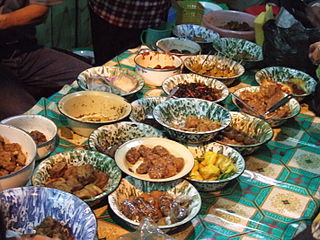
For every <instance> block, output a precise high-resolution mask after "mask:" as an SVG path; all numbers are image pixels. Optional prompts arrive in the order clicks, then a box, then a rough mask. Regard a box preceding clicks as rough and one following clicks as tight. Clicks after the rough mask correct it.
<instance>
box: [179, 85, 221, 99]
mask: <svg viewBox="0 0 320 240" xmlns="http://www.w3.org/2000/svg"><path fill="white" fill-rule="evenodd" d="M178 87H179V89H178V91H177V92H176V93H175V94H174V96H176V97H180V98H200V99H205V100H208V101H215V100H217V99H220V98H221V97H222V93H221V91H220V90H219V89H217V88H213V87H209V86H207V85H205V84H203V83H200V82H194V83H180V84H178Z"/></svg>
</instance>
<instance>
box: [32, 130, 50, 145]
mask: <svg viewBox="0 0 320 240" xmlns="http://www.w3.org/2000/svg"><path fill="white" fill-rule="evenodd" d="M30 135H31V137H32V138H33V140H34V141H35V142H36V144H37V146H39V145H40V144H43V143H45V142H47V141H48V140H47V138H46V136H45V135H44V134H43V133H42V132H40V131H38V130H33V131H31V132H30Z"/></svg>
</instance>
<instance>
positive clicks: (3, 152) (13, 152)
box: [0, 136, 26, 177]
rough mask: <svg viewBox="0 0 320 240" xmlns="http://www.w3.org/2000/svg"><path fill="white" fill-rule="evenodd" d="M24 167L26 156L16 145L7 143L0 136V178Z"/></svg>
mask: <svg viewBox="0 0 320 240" xmlns="http://www.w3.org/2000/svg"><path fill="white" fill-rule="evenodd" d="M25 165H26V155H25V154H24V153H23V152H22V151H21V145H20V144H18V143H8V142H6V141H5V140H4V138H3V137H1V136H0V177H1V176H6V175H8V174H10V173H13V172H15V171H18V170H19V169H21V168H22V167H24V166H25Z"/></svg>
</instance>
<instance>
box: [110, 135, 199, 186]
mask: <svg viewBox="0 0 320 240" xmlns="http://www.w3.org/2000/svg"><path fill="white" fill-rule="evenodd" d="M142 144H143V145H145V146H146V147H155V146H157V145H160V146H162V147H164V148H166V149H167V150H168V151H169V152H170V153H171V154H172V155H174V156H175V157H182V158H183V159H184V166H183V168H182V170H181V171H180V172H179V173H178V174H176V175H174V176H172V177H169V178H162V179H152V178H150V177H149V175H148V174H138V173H136V172H135V170H136V168H137V167H138V166H139V165H140V163H141V161H138V162H137V163H136V164H134V165H133V166H132V167H131V169H132V170H133V171H130V170H129V166H128V164H127V161H126V154H127V152H128V151H129V150H130V149H131V148H133V147H137V146H140V145H142ZM114 159H115V160H116V163H117V165H118V167H119V168H120V169H121V170H122V171H123V172H125V173H126V174H128V175H130V176H132V177H134V178H137V179H141V180H144V181H149V182H168V181H172V180H176V179H179V178H182V177H184V176H185V175H187V174H188V173H189V172H190V171H191V170H192V168H193V165H194V158H193V155H192V154H191V152H190V151H189V150H188V149H187V148H186V147H185V146H183V145H182V144H180V143H177V142H175V141H172V140H169V139H166V138H155V137H150V138H149V137H146V138H136V139H133V140H130V141H128V142H126V143H124V144H122V145H121V146H120V147H119V148H118V149H117V151H116V153H115V156H114Z"/></svg>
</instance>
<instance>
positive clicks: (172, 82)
mask: <svg viewBox="0 0 320 240" xmlns="http://www.w3.org/2000/svg"><path fill="white" fill-rule="evenodd" d="M188 83H202V84H204V85H206V86H208V87H211V88H215V89H218V90H219V92H221V97H220V98H218V99H216V100H215V101H213V102H216V103H217V102H221V101H223V100H224V99H226V97H228V95H229V90H228V87H227V86H226V85H224V84H223V83H222V82H220V81H218V80H216V79H214V78H208V77H203V76H199V75H197V74H192V73H190V74H177V75H174V76H171V77H168V78H167V79H166V80H164V82H163V83H162V88H163V91H164V92H165V93H166V94H170V92H171V91H172V89H173V88H174V87H176V86H178V85H179V84H188Z"/></svg>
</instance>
